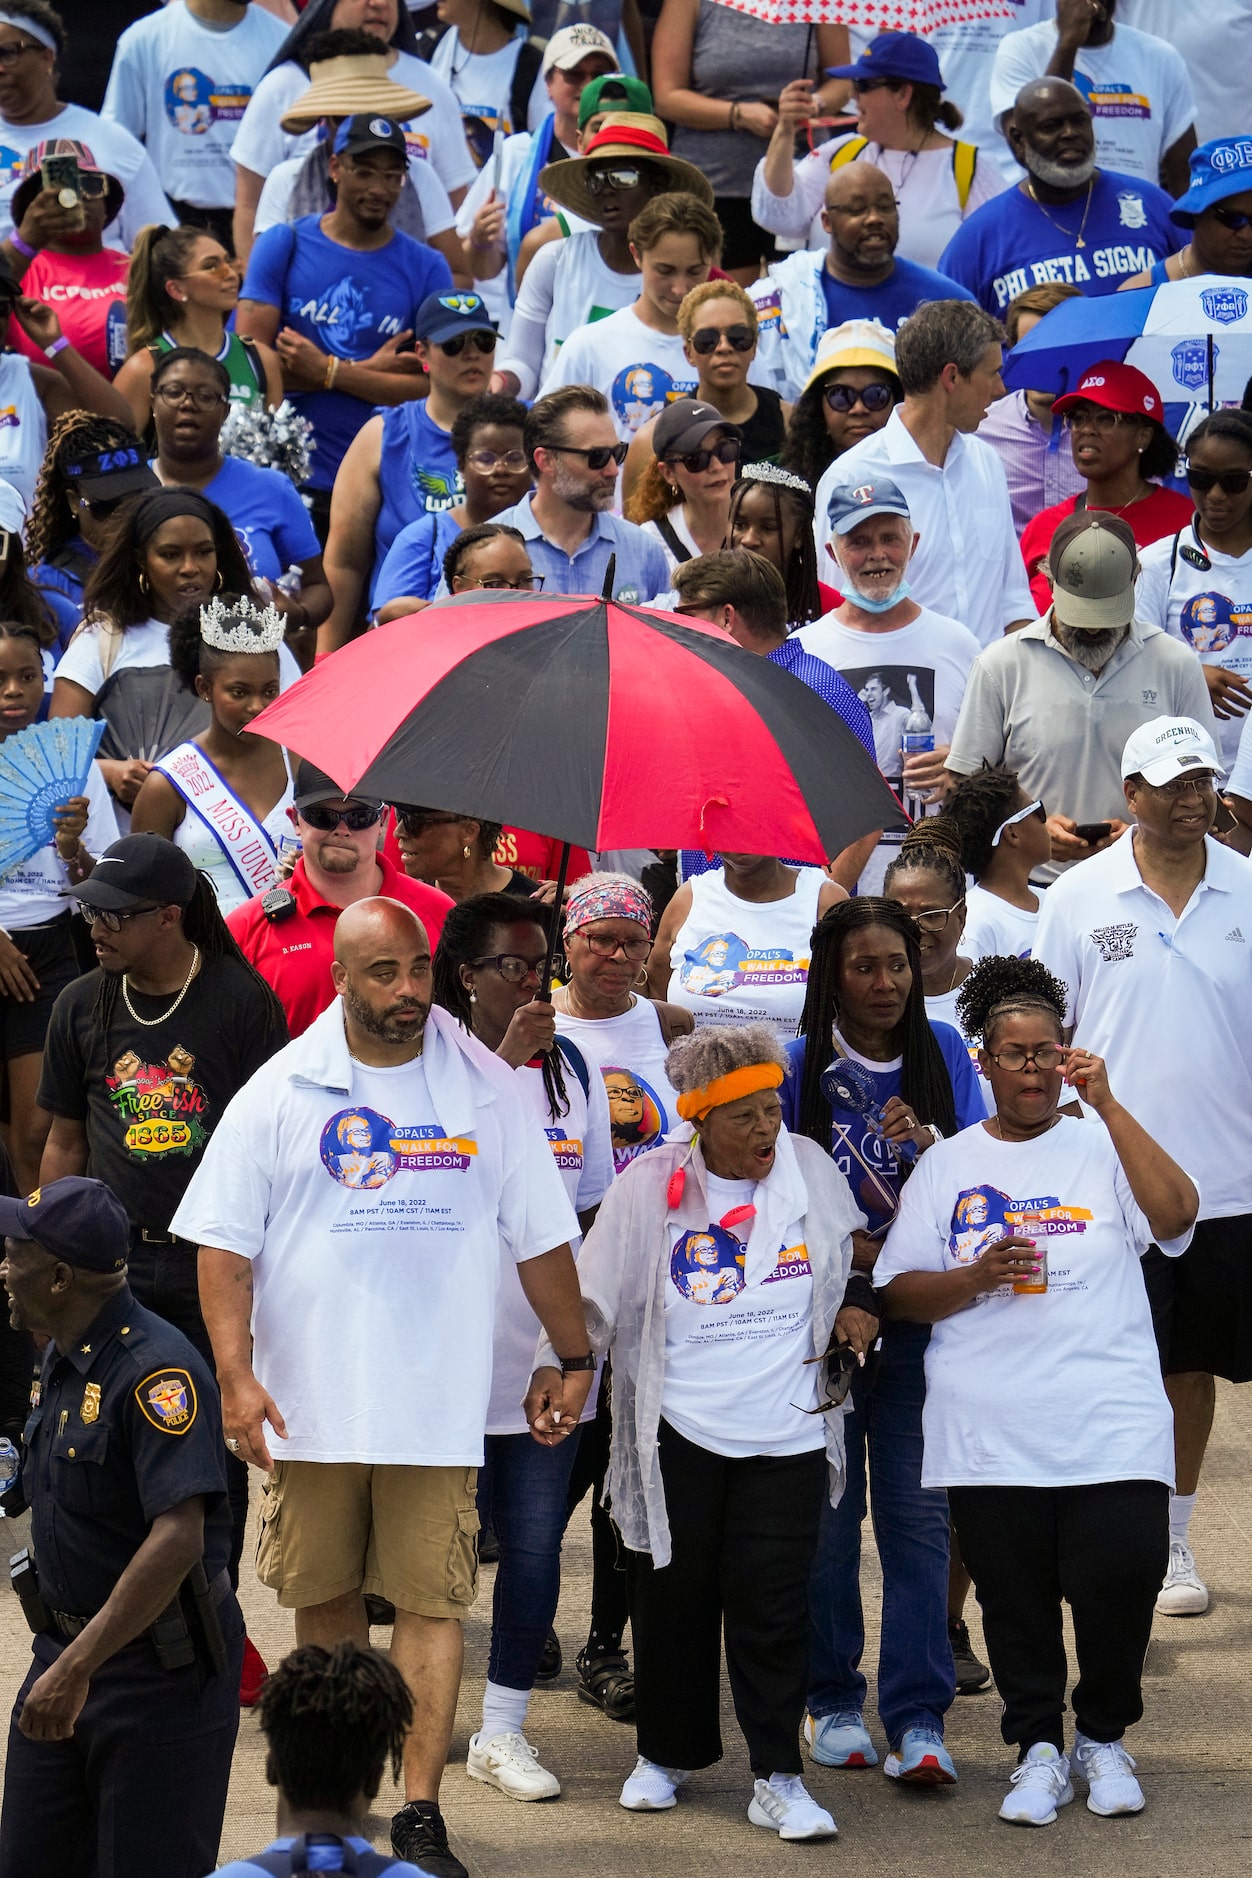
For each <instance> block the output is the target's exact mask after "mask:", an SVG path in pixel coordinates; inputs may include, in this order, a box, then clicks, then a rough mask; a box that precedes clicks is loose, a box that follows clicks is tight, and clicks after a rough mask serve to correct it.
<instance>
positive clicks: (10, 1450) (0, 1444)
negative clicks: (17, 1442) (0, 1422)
mask: <svg viewBox="0 0 1252 1878" xmlns="http://www.w3.org/2000/svg"><path fill="white" fill-rule="evenodd" d="M21 1471H22V1457H21V1455H20V1454H19V1453H18V1451H17V1449H16V1448H15V1447H14V1445H13V1443H12V1442H11V1441H10V1440H9V1439H8V1437H7V1435H0V1499H3V1496H4V1495H5V1494H6V1493H7V1492H8V1490H9V1488H10V1487H11V1486H12V1485H13V1482H14V1481H15V1480H16V1479H17V1477H18V1475H19V1474H20V1473H21ZM4 1517H5V1513H4V1508H3V1506H2V1505H0V1519H3V1518H4Z"/></svg>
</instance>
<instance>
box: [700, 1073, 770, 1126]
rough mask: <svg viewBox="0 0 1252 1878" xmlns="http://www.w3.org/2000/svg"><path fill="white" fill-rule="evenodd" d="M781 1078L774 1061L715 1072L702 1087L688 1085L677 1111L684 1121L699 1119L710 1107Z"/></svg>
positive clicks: (762, 1087) (767, 1085)
mask: <svg viewBox="0 0 1252 1878" xmlns="http://www.w3.org/2000/svg"><path fill="white" fill-rule="evenodd" d="M782 1079H783V1073H782V1070H781V1068H780V1067H779V1065H778V1064H777V1063H749V1064H748V1065H747V1066H746V1067H745V1068H744V1069H732V1070H731V1071H730V1072H729V1074H728V1075H725V1076H715V1077H714V1078H713V1080H712V1082H706V1083H705V1085H704V1087H703V1088H702V1089H688V1091H687V1093H686V1094H685V1095H680V1096H679V1098H678V1113H679V1114H680V1115H681V1116H682V1118H683V1120H684V1121H685V1122H702V1121H703V1120H704V1118H705V1116H706V1115H707V1114H708V1112H709V1110H710V1109H720V1108H724V1107H725V1105H726V1103H727V1102H738V1101H740V1100H741V1098H742V1097H744V1096H749V1095H755V1094H756V1092H757V1090H758V1089H777V1087H778V1085H779V1083H780V1082H781V1081H782Z"/></svg>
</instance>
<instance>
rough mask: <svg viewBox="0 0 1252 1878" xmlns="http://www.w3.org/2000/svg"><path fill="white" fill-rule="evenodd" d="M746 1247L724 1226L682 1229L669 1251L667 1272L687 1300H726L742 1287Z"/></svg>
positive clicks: (706, 1302)
mask: <svg viewBox="0 0 1252 1878" xmlns="http://www.w3.org/2000/svg"><path fill="white" fill-rule="evenodd" d="M746 1258H747V1249H746V1247H745V1246H744V1244H743V1242H742V1240H740V1239H737V1238H736V1237H735V1235H734V1233H733V1232H728V1231H727V1230H726V1228H725V1227H724V1226H714V1225H712V1224H710V1225H709V1226H708V1227H706V1228H705V1230H704V1231H703V1232H685V1233H683V1235H682V1237H681V1238H680V1239H679V1241H678V1243H677V1245H676V1246H675V1247H674V1250H673V1251H672V1252H671V1253H670V1259H669V1275H670V1277H671V1279H672V1280H673V1282H674V1286H675V1288H676V1289H677V1291H678V1293H679V1295H680V1296H681V1297H684V1298H686V1299H687V1302H688V1303H689V1304H729V1303H730V1301H731V1299H732V1298H734V1297H737V1296H738V1295H739V1293H740V1292H741V1291H742V1290H743V1282H744V1281H743V1266H744V1260H745V1259H746Z"/></svg>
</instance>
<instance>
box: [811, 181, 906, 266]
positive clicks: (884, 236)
mask: <svg viewBox="0 0 1252 1878" xmlns="http://www.w3.org/2000/svg"><path fill="white" fill-rule="evenodd" d="M822 226H823V228H825V230H826V232H827V234H828V235H829V236H830V262H831V267H832V269H833V271H834V273H835V274H836V276H839V277H841V278H844V279H847V280H849V281H859V282H863V283H866V284H871V283H872V282H873V281H875V280H885V279H886V278H887V276H888V275H889V274H890V273H891V271H892V268H893V266H894V262H893V259H892V257H893V255H894V254H895V249H896V243H897V242H898V241H899V239H900V211H899V209H898V207H897V206H896V196H895V190H894V189H893V188H892V186H891V181H890V179H889V178H888V177H887V176H885V175H884V174H883V172H882V170H880V169H877V168H875V166H874V164H872V163H846V164H844V165H843V167H842V168H841V169H837V170H832V171H831V173H830V180H829V181H828V182H827V184H826V206H825V208H824V209H823V210H822Z"/></svg>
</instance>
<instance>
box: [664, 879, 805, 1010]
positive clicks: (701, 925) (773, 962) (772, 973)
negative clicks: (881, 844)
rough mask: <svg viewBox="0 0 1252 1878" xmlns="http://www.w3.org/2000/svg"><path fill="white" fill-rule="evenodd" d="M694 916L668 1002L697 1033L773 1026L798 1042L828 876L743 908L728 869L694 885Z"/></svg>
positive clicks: (676, 949)
mask: <svg viewBox="0 0 1252 1878" xmlns="http://www.w3.org/2000/svg"><path fill="white" fill-rule="evenodd" d="M689 885H690V889H691V911H690V912H689V913H688V915H687V917H686V919H685V920H684V921H683V924H682V925H681V926H680V927H679V929H678V931H677V933H676V934H675V935H674V943H673V945H672V946H671V947H670V955H669V961H670V968H671V973H672V976H671V978H670V982H669V990H668V991H667V992H666V994H665V995H666V997H667V998H668V999H669V1000H670V1002H671V1003H672V1004H681V1005H684V1006H685V1007H686V1009H687V1010H689V1011H691V1012H693V1013H694V1015H695V1020H696V1026H697V1028H699V1027H700V1026H701V1025H715V1024H721V1025H726V1024H768V1025H769V1026H770V1028H771V1030H773V1031H774V1032H775V1033H776V1034H777V1035H778V1036H779V1037H780V1038H787V1037H794V1036H795V1034H796V1027H797V1025H798V1024H799V1022H800V1013H801V1011H802V1010H803V1009H804V992H805V987H806V985H807V984H808V977H809V937H810V935H811V933H812V931H813V928H814V926H815V925H816V924H817V902H818V899H819V898H820V895H821V891H822V888H823V887H824V886H826V885H827V876H826V874H825V873H824V872H823V870H822V869H821V868H820V867H802V868H801V869H800V870H799V872H798V873H797V875H796V880H795V886H794V890H793V891H792V892H791V893H790V894H788V896H787V898H786V899H785V900H767V901H764V902H757V901H754V900H741V899H740V898H739V896H738V894H735V893H732V892H731V890H730V888H729V887H728V886H727V884H726V876H725V874H724V872H723V871H722V869H721V868H720V867H716V868H714V869H713V870H712V871H711V872H710V873H707V874H696V875H695V876H694V877H693V878H692V880H691V881H690V883H689Z"/></svg>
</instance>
